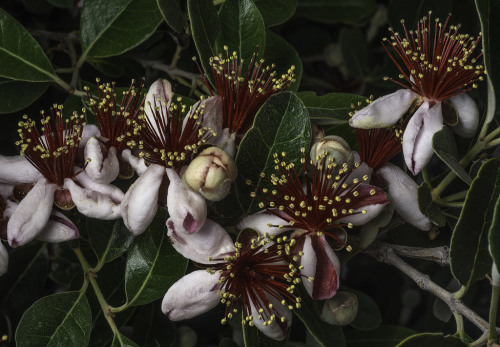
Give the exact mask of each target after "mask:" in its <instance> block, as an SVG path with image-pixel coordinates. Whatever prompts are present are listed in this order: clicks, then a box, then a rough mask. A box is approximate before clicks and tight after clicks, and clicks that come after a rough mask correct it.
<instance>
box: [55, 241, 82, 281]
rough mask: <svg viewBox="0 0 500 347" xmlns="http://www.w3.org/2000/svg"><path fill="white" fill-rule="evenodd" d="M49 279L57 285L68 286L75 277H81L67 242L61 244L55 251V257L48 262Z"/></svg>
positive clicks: (75, 259) (79, 268)
mask: <svg viewBox="0 0 500 347" xmlns="http://www.w3.org/2000/svg"><path fill="white" fill-rule="evenodd" d="M49 276H50V279H51V280H52V281H54V282H56V283H59V284H66V285H69V284H70V283H71V280H72V279H73V278H74V277H75V276H82V277H83V271H82V267H81V265H80V262H79V261H78V258H77V257H76V255H75V252H73V250H72V249H71V247H70V246H69V244H68V243H67V242H64V243H61V244H59V245H58V247H57V248H56V250H55V255H54V256H53V257H52V261H51V262H50V274H49Z"/></svg>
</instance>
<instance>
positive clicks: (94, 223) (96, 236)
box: [87, 218, 134, 262]
mask: <svg viewBox="0 0 500 347" xmlns="http://www.w3.org/2000/svg"><path fill="white" fill-rule="evenodd" d="M87 231H88V233H89V238H90V243H91V244H92V248H93V249H94V252H95V254H96V256H97V258H98V259H99V260H101V259H104V260H103V261H104V262H108V261H111V260H113V259H115V258H117V257H119V256H120V255H122V254H123V253H125V252H126V251H127V250H128V249H129V247H130V245H131V244H132V242H133V241H134V236H133V235H132V233H131V232H130V231H129V230H128V229H127V228H126V227H125V224H123V220H122V219H119V220H116V221H105V220H99V219H93V218H87Z"/></svg>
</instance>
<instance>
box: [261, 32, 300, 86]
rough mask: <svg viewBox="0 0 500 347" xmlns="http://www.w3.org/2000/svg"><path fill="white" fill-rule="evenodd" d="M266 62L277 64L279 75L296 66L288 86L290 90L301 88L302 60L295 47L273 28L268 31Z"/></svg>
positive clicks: (276, 69)
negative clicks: (292, 79)
mask: <svg viewBox="0 0 500 347" xmlns="http://www.w3.org/2000/svg"><path fill="white" fill-rule="evenodd" d="M264 58H265V61H266V64H268V65H271V64H275V65H276V68H275V71H276V73H277V74H278V75H280V76H281V75H282V74H286V73H287V72H288V70H289V69H290V68H291V67H292V66H293V67H294V70H293V72H294V75H295V77H294V79H295V82H292V83H291V84H290V85H289V86H288V90H291V91H296V90H297V89H298V88H299V85H300V80H301V78H302V61H301V60H300V57H299V55H298V53H297V51H296V50H295V48H294V47H293V46H292V45H290V44H289V43H288V42H286V41H285V39H284V38H282V37H281V36H279V35H276V34H275V33H273V32H272V31H271V30H267V31H266V48H265V53H264Z"/></svg>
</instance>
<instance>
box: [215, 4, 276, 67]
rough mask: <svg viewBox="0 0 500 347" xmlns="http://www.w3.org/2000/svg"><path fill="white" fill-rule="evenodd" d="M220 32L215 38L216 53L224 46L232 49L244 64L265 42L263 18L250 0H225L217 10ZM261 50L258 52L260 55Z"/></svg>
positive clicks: (220, 51)
mask: <svg viewBox="0 0 500 347" xmlns="http://www.w3.org/2000/svg"><path fill="white" fill-rule="evenodd" d="M219 20H220V32H219V35H218V36H217V39H216V40H215V47H217V52H218V53H223V52H224V46H227V47H228V48H229V54H231V53H232V52H233V51H234V52H236V53H237V54H238V57H239V58H240V59H244V63H243V65H244V66H248V64H249V63H250V60H251V58H252V55H253V54H254V52H255V48H256V47H259V48H261V47H262V48H261V50H262V49H263V48H264V47H265V44H266V27H265V25H264V20H263V19H262V16H261V14H260V12H259V10H258V9H257V6H255V4H254V3H253V1H252V0H233V1H225V2H224V3H223V4H222V6H221V8H220V10H219ZM262 53H263V52H260V55H261V56H262Z"/></svg>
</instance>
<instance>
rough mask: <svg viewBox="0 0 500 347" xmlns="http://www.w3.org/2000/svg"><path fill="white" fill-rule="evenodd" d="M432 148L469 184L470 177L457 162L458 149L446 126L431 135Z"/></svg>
mask: <svg viewBox="0 0 500 347" xmlns="http://www.w3.org/2000/svg"><path fill="white" fill-rule="evenodd" d="M432 148H434V152H436V154H437V156H438V157H439V158H440V159H441V160H442V161H444V163H445V164H446V165H448V167H449V168H450V169H451V170H452V171H453V172H454V173H455V174H456V175H457V176H458V177H460V179H461V180H462V181H464V182H465V183H467V184H468V185H470V184H471V182H472V179H471V178H470V176H469V174H468V173H467V172H466V171H465V169H464V168H463V167H462V166H461V165H460V164H459V163H458V151H457V145H456V143H455V138H454V137H453V133H452V132H451V130H450V129H449V128H448V127H443V129H441V130H440V131H438V132H437V133H435V134H434V136H433V137H432Z"/></svg>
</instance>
